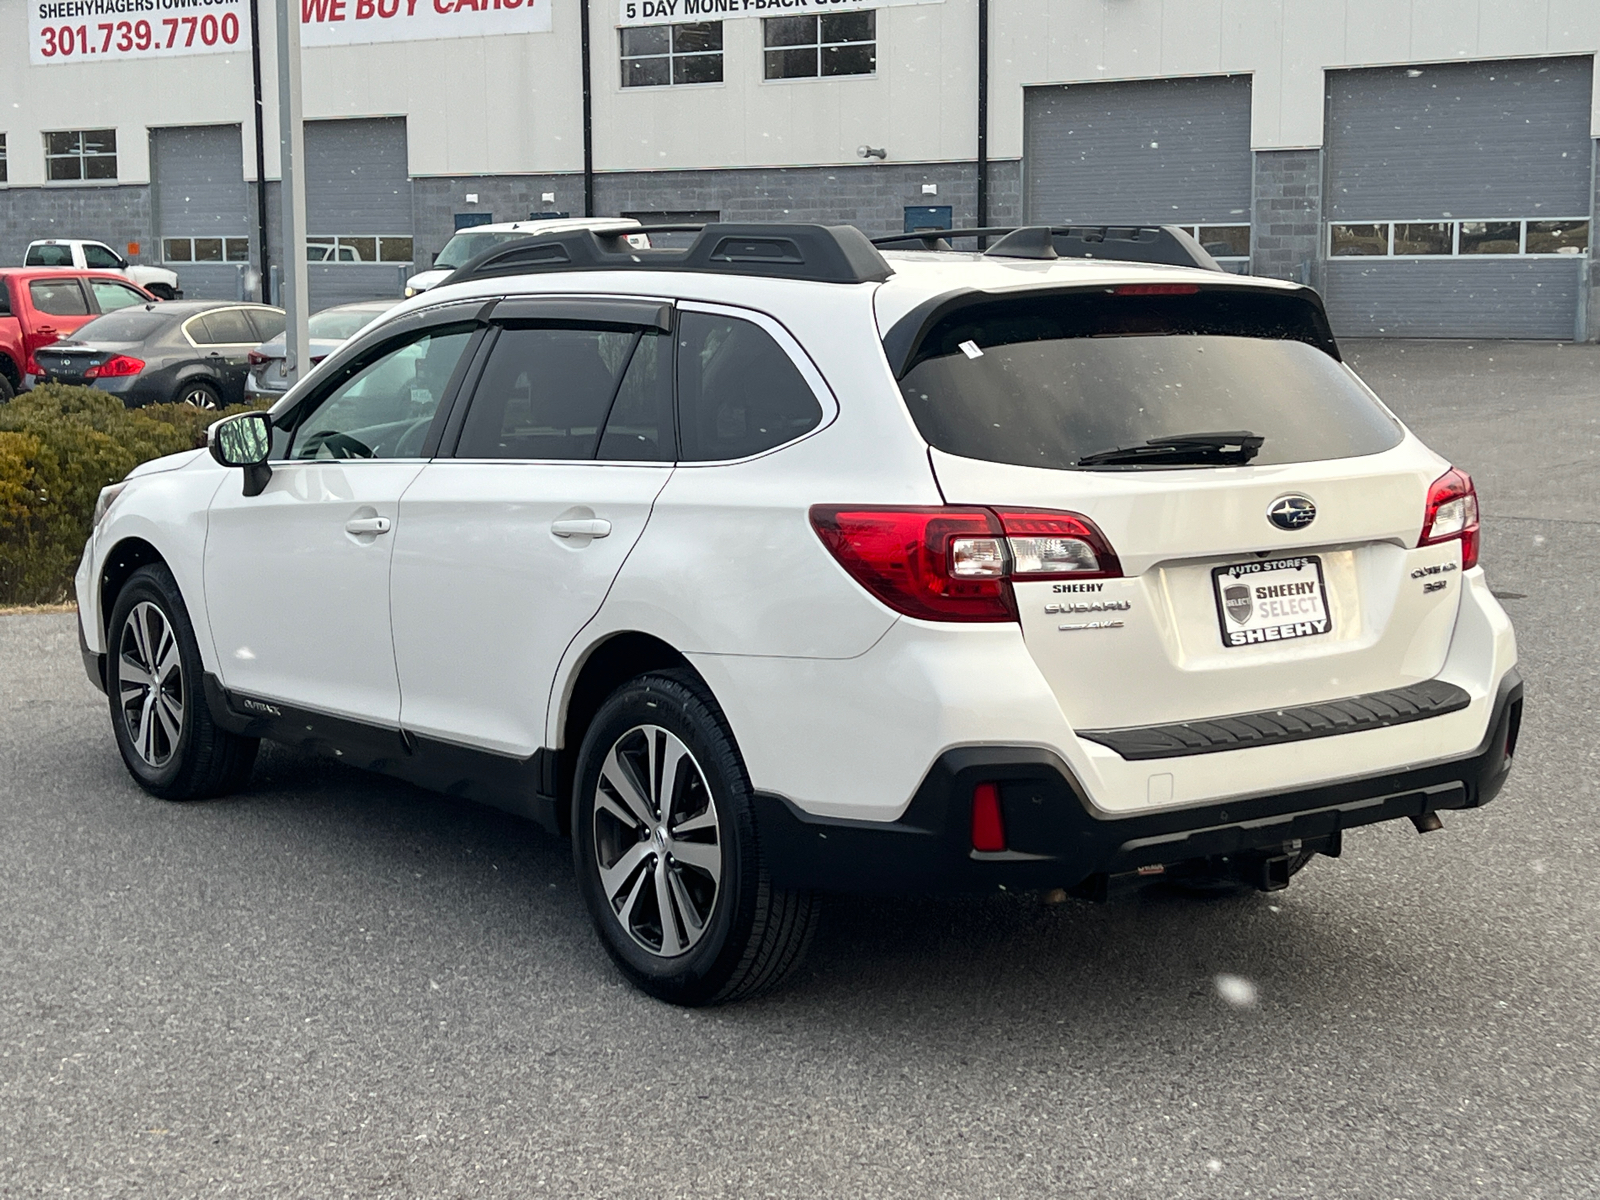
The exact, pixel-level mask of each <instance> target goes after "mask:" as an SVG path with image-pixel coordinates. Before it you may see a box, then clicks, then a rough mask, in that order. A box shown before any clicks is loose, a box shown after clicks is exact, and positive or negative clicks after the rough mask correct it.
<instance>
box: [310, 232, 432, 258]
mask: <svg viewBox="0 0 1600 1200" xmlns="http://www.w3.org/2000/svg"><path fill="white" fill-rule="evenodd" d="M412 253H413V251H412V243H411V238H409V237H389V236H381V235H377V234H350V235H341V236H339V237H329V236H327V235H321V236H318V237H308V238H307V239H306V261H307V262H314V263H376V262H386V263H408V262H410V261H411V255H412Z"/></svg>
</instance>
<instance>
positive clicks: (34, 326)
mask: <svg viewBox="0 0 1600 1200" xmlns="http://www.w3.org/2000/svg"><path fill="white" fill-rule="evenodd" d="M155 302H156V298H155V297H154V296H152V295H151V294H150V293H149V292H147V291H145V290H144V289H143V288H142V287H139V286H138V285H137V284H134V283H129V282H128V281H127V280H126V279H123V278H121V277H120V276H118V275H111V274H108V273H107V272H104V271H75V270H62V269H61V268H59V267H46V268H39V267H0V404H3V403H5V402H6V401H7V400H9V399H11V397H12V396H14V395H16V394H17V393H18V392H21V391H25V390H26V389H27V388H29V387H31V386H33V376H35V375H37V374H38V373H39V364H38V363H37V362H35V361H34V358H33V352H34V351H35V350H37V349H38V348H39V347H40V346H48V345H49V344H50V343H51V342H54V341H58V340H60V339H61V338H64V337H67V336H68V335H70V334H72V333H74V332H75V331H76V330H77V329H78V327H79V326H80V325H84V324H87V323H88V322H90V321H92V320H94V318H95V317H98V316H99V315H100V314H101V313H108V312H115V311H116V310H117V309H119V308H129V307H132V306H133V305H135V304H153V303H155Z"/></svg>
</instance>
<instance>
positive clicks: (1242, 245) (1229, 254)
mask: <svg viewBox="0 0 1600 1200" xmlns="http://www.w3.org/2000/svg"><path fill="white" fill-rule="evenodd" d="M1182 229H1183V231H1184V232H1185V233H1192V234H1193V235H1194V240H1195V241H1197V242H1199V243H1200V247H1201V249H1203V250H1204V251H1205V252H1206V253H1207V254H1209V255H1211V257H1212V258H1214V259H1216V260H1217V261H1218V262H1227V261H1228V260H1229V259H1235V258H1249V257H1250V226H1248V225H1184V226H1182Z"/></svg>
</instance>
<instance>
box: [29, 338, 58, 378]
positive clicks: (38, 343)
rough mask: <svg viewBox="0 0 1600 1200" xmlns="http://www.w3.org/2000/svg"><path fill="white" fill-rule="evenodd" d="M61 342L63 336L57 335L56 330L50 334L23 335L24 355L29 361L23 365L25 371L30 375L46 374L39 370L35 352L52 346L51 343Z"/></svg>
mask: <svg viewBox="0 0 1600 1200" xmlns="http://www.w3.org/2000/svg"><path fill="white" fill-rule="evenodd" d="M60 340H61V335H60V334H59V333H56V332H55V331H54V330H51V331H50V332H49V333H25V334H23V335H22V353H23V355H24V356H25V357H26V358H27V360H28V361H27V362H26V363H25V364H23V370H25V371H26V372H27V373H28V374H29V375H42V374H43V373H44V372H42V371H41V370H40V369H39V360H38V359H36V358H35V357H34V356H33V352H34V351H35V350H40V349H42V348H44V347H45V346H48V345H50V343H51V342H59V341H60Z"/></svg>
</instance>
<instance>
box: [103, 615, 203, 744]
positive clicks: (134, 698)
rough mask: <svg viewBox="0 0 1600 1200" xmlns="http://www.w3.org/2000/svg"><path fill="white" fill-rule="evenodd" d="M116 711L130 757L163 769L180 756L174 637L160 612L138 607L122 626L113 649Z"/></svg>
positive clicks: (178, 661)
mask: <svg viewBox="0 0 1600 1200" xmlns="http://www.w3.org/2000/svg"><path fill="white" fill-rule="evenodd" d="M117 655H118V666H117V680H118V694H117V705H118V708H119V709H120V711H121V713H122V721H123V725H124V726H125V728H126V729H127V733H128V740H129V741H130V742H131V743H132V745H133V749H134V753H136V754H137V755H138V756H139V757H140V758H141V759H143V760H144V762H145V763H146V764H147V765H148V766H151V767H155V768H158V769H159V768H161V767H164V766H166V765H167V763H169V762H170V761H171V760H172V756H173V755H174V754H176V753H177V751H178V741H179V739H180V738H181V737H182V734H183V706H184V703H185V701H186V695H185V689H184V680H183V661H182V656H181V655H180V654H179V652H178V637H177V633H176V631H175V630H174V629H173V628H172V623H171V622H170V621H169V620H168V619H167V614H166V613H164V612H162V611H161V610H160V609H159V608H157V607H156V606H155V605H154V604H151V603H150V602H149V601H148V600H144V601H140V602H139V603H138V604H136V605H134V606H133V608H132V609H131V610H129V612H128V617H127V619H126V620H125V621H124V622H123V623H122V634H121V636H120V638H119V639H118V647H117Z"/></svg>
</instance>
